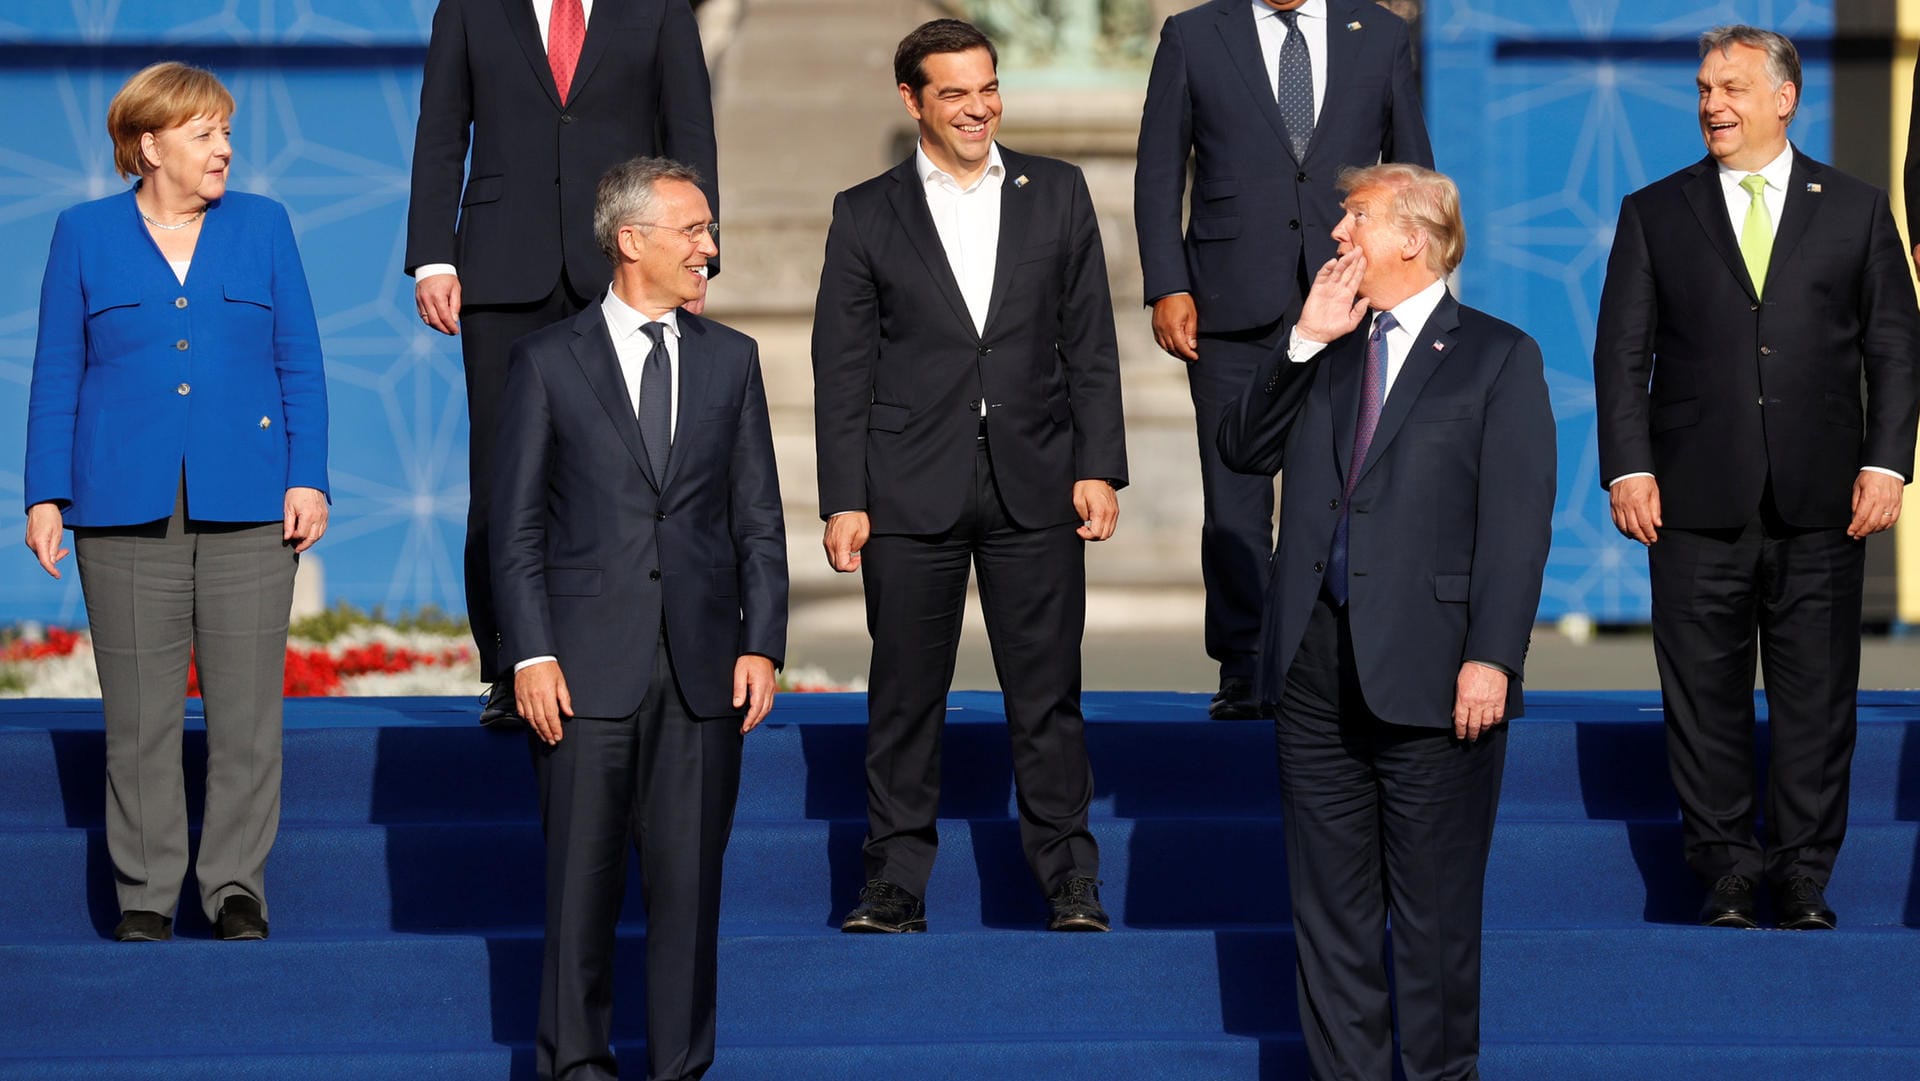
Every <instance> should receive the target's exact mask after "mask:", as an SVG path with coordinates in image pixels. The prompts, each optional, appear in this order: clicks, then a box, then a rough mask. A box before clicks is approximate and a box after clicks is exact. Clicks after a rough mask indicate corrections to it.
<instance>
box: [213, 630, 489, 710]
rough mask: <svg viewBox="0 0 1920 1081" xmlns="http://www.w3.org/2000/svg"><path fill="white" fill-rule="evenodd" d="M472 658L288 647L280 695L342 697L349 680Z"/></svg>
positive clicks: (448, 652) (383, 649)
mask: <svg viewBox="0 0 1920 1081" xmlns="http://www.w3.org/2000/svg"><path fill="white" fill-rule="evenodd" d="M472 655H473V651H472V650H471V649H470V648H469V647H467V646H458V647H455V648H452V649H443V650H422V649H408V648H407V647H405V646H397V647H396V646H389V645H387V644H386V643H385V642H372V643H369V644H367V645H364V646H350V647H348V648H346V649H343V650H341V651H340V655H339V656H334V655H333V654H331V653H328V652H327V651H326V650H324V649H300V648H299V647H297V646H288V647H287V672H286V677H285V679H284V680H283V681H282V686H283V687H284V690H283V691H282V692H281V693H283V694H285V695H286V696H287V697H289V698H313V697H324V696H327V695H337V694H340V693H341V691H342V689H343V687H344V683H343V681H344V680H346V679H347V678H348V677H351V676H364V675H371V674H373V673H397V672H411V671H413V670H414V669H415V668H434V667H439V666H441V665H457V664H465V663H466V662H467V661H468V660H469V659H470V658H471V657H472ZM199 694H200V668H199V665H198V664H197V663H195V662H194V661H193V660H192V659H189V660H188V662H187V697H189V698H196V697H198V696H199Z"/></svg>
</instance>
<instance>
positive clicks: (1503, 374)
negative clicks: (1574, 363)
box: [1219, 296, 1554, 1081]
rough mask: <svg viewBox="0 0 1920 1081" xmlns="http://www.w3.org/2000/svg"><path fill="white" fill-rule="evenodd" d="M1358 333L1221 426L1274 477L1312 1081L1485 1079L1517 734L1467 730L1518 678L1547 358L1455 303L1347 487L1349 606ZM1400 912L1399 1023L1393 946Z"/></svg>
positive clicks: (1273, 376)
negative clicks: (1482, 704) (1492, 883)
mask: <svg viewBox="0 0 1920 1081" xmlns="http://www.w3.org/2000/svg"><path fill="white" fill-rule="evenodd" d="M1366 337H1367V324H1366V323H1364V322H1363V323H1362V324H1361V327H1360V328H1359V329H1357V330H1356V331H1354V332H1353V333H1352V334H1349V335H1347V336H1346V337H1345V338H1342V339H1341V340H1339V341H1337V342H1334V343H1333V344H1331V345H1330V346H1328V347H1327V348H1326V349H1325V350H1324V351H1322V352H1321V353H1320V354H1319V355H1317V356H1315V357H1314V358H1313V359H1311V360H1309V361H1306V362H1304V363H1294V362H1293V361H1291V360H1289V359H1288V357H1287V355H1286V351H1285V350H1284V349H1281V350H1277V351H1276V352H1275V353H1274V355H1273V356H1271V357H1269V358H1268V359H1267V361H1266V362H1265V363H1264V364H1263V365H1262V366H1261V368H1260V370H1259V372H1258V374H1257V377H1256V378H1255V379H1254V380H1253V381H1251V382H1250V384H1249V385H1248V387H1247V388H1246V389H1245V391H1244V392H1243V394H1242V395H1241V397H1240V400H1239V401H1238V403H1236V405H1235V406H1234V408H1233V409H1232V410H1230V411H1229V412H1228V413H1227V416H1226V418H1225V420H1224V421H1223V423H1222V425H1221V428H1220V432H1219V445H1220V452H1221V456H1222V457H1223V458H1224V459H1225V460H1226V462H1227V463H1228V464H1229V465H1230V466H1232V467H1233V468H1235V469H1240V470H1243V471H1246V472H1248V473H1252V474H1255V475H1258V476H1263V477H1272V476H1273V475H1274V473H1275V472H1280V473H1282V474H1283V477H1284V483H1283V484H1282V486H1281V493H1282V494H1281V513H1280V544H1279V548H1278V550H1277V551H1276V552H1275V553H1274V556H1273V560H1272V568H1271V573H1270V575H1269V578H1268V584H1267V606H1266V615H1265V620H1264V623H1263V627H1262V631H1261V663H1260V681H1259V695H1260V698H1261V699H1262V701H1264V702H1266V703H1268V704H1270V705H1273V706H1275V707H1276V709H1277V712H1276V722H1275V731H1276V733H1277V736H1278V740H1279V746H1280V763H1281V773H1282V776H1283V779H1284V782H1285V789H1284V806H1285V813H1286V829H1287V862H1288V877H1289V881H1290V888H1291V891H1292V896H1293V907H1294V921H1295V926H1296V930H1297V932H1298V946H1299V951H1300V964H1299V968H1298V978H1299V983H1300V1011H1301V1020H1302V1023H1303V1026H1304V1030H1305V1033H1306V1040H1307V1049H1308V1054H1309V1057H1310V1059H1311V1061H1312V1063H1313V1077H1314V1078H1316V1079H1320V1081H1326V1079H1331V1078H1349V1077H1351V1078H1384V1077H1389V1076H1392V1072H1393V1064H1392V1058H1391V1056H1392V1046H1393V1045H1392V1024H1391V1020H1392V1017H1393V1015H1394V1014H1395V1013H1397V1014H1398V1018H1399V1027H1400V1045H1401V1061H1402V1065H1403V1067H1404V1068H1405V1071H1406V1076H1407V1077H1408V1078H1409V1079H1410V1081H1433V1079H1440V1078H1470V1077H1474V1076H1477V1073H1475V1069H1476V1067H1475V1062H1476V1060H1477V1056H1478V1052H1479V1006H1480V1003H1479V986H1480V923H1481V889H1482V884H1483V882H1484V879H1485V873H1486V860H1487V851H1488V847H1489V845H1490V843H1491V840H1492V832H1493V817H1494V809H1495V806H1496V804H1497V803H1498V801H1499V793H1500V777H1501V771H1502V765H1503V762H1504V757H1505V743H1506V726H1505V725H1500V726H1497V727H1495V728H1493V729H1492V730H1491V731H1490V732H1489V733H1488V734H1486V735H1483V736H1481V737H1480V739H1479V741H1478V742H1477V743H1472V744H1469V743H1467V742H1465V741H1462V740H1458V739H1456V738H1454V736H1453V733H1452V726H1453V721H1452V710H1453V705H1454V698H1455V690H1456V684H1455V681H1456V679H1457V678H1458V676H1459V674H1460V670H1461V665H1462V664H1463V663H1464V662H1466V661H1470V660H1471V661H1480V662H1487V663H1491V664H1493V665H1496V666H1499V667H1501V668H1504V669H1506V670H1507V671H1508V672H1509V673H1511V679H1510V681H1509V683H1508V695H1507V703H1506V716H1507V717H1508V718H1513V717H1517V716H1519V715H1520V712H1521V697H1520V682H1521V674H1522V672H1523V669H1524V664H1525V660H1526V654H1527V643H1528V638H1529V635H1530V634H1531V633H1532V629H1533V620H1534V614H1535V609H1536V607H1537V606H1538V603H1539V599H1540V581H1541V575H1542V573H1543V571H1544V569H1545V566H1546V559H1547V547H1548V542H1549V539H1550V536H1551V519H1552V510H1553V495H1554V426H1553V415H1552V412H1551V409H1550V407H1549V404H1548V399H1547V386H1546V380H1545V377H1544V375H1543V374H1542V365H1541V358H1540V349H1539V347H1538V346H1537V345H1535V344H1534V342H1533V339H1531V338H1529V337H1528V336H1527V335H1526V334H1524V333H1522V332H1521V331H1519V330H1518V329H1516V328H1514V327H1512V326H1509V325H1508V324H1506V323H1503V322H1500V321H1499V320H1497V319H1494V318H1491V317H1490V316H1487V315H1485V314H1484V313H1481V312H1478V311H1475V310H1474V309H1472V308H1467V307H1463V306H1461V305H1460V304H1459V303H1457V302H1456V301H1455V300H1454V299H1453V298H1452V297H1451V296H1447V297H1443V298H1442V299H1441V301H1440V304H1439V306H1438V307H1437V308H1436V309H1435V310H1434V313H1433V315H1432V317H1431V318H1430V319H1429V320H1428V321H1427V325H1426V326H1425V327H1424V328H1421V330H1420V332H1419V333H1418V334H1416V335H1415V336H1414V341H1413V347H1412V351H1411V352H1410V354H1409V355H1408V357H1407V359H1406V362H1405V366H1404V367H1403V368H1402V369H1401V371H1400V373H1399V376H1398V377H1397V379H1396V380H1395V381H1394V383H1393V384H1392V387H1391V389H1390V390H1389V392H1388V394H1387V397H1386V401H1385V405H1384V407H1383V409H1382V411H1381V413H1380V418H1379V423H1378V426H1377V427H1376V428H1375V431H1374V434H1373V441H1372V446H1371V449H1370V450H1369V451H1368V453H1367V457H1366V460H1365V462H1364V463H1363V465H1362V469H1361V473H1360V475H1359V477H1358V479H1357V481H1356V483H1355V485H1354V488H1353V494H1352V497H1351V504H1350V505H1349V506H1348V507H1347V508H1346V509H1348V510H1349V511H1350V518H1349V523H1350V524H1349V548H1348V551H1349V561H1348V566H1349V577H1348V589H1349V595H1348V599H1347V603H1345V604H1338V603H1335V602H1334V601H1333V599H1332V597H1331V596H1330V595H1329V593H1328V591H1327V585H1326V577H1327V567H1328V557H1329V552H1330V550H1331V546H1332V542H1333V537H1334V532H1335V528H1336V526H1337V524H1338V522H1339V517H1340V514H1341V511H1342V509H1343V502H1344V500H1343V493H1344V491H1345V484H1346V477H1347V472H1348V462H1349V459H1350V456H1351V453H1352V447H1353V443H1354V430H1355V426H1356V424H1357V415H1358V411H1359V401H1360V382H1361V374H1362V370H1363V367H1364V356H1365V351H1366ZM1389 911H1391V913H1392V918H1393V972H1394V983H1395V985H1396V986H1395V991H1394V996H1393V997H1394V1008H1392V1009H1390V1007H1389V999H1388V980H1387V969H1386V965H1385V963H1384V962H1383V960H1382V955H1381V942H1382V937H1383V935H1384V933H1385V925H1386V919H1387V914H1388V912H1389Z"/></svg>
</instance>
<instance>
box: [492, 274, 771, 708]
mask: <svg viewBox="0 0 1920 1081" xmlns="http://www.w3.org/2000/svg"><path fill="white" fill-rule="evenodd" d="M679 323H680V395H679V401H678V403H677V404H676V409H677V410H678V414H679V420H678V423H677V424H676V425H675V431H674V437H673V451H672V453H671V454H669V455H668V456H667V468H666V471H665V475H664V476H662V475H661V474H660V472H659V471H658V470H656V469H655V467H654V463H653V462H652V461H651V460H650V459H649V458H648V457H647V452H646V449H645V446H644V444H642V443H641V441H640V422H639V421H638V419H636V418H635V416H634V408H633V400H632V399H631V398H629V397H628V396H627V384H626V380H625V379H624V378H623V377H622V376H621V374H620V361H619V358H618V357H617V356H616V355H615V353H614V351H613V341H612V339H611V338H609V337H608V336H607V323H606V319H605V317H604V316H603V315H602V314H601V311H600V305H599V304H598V303H594V304H590V305H588V306H587V309H586V310H585V311H583V312H581V313H580V314H578V315H576V316H574V317H573V318H571V319H564V320H561V321H560V322H558V323H555V324H553V325H552V326H549V327H546V328H544V329H542V330H538V331H535V332H534V333H532V334H529V335H527V336H526V337H524V338H521V339H520V340H519V341H516V342H514V343H513V351H512V354H511V357H512V359H511V361H510V362H509V367H508V370H507V392H506V396H505V398H504V399H503V401H504V402H505V409H504V411H503V412H502V414H501V417H500V429H499V432H498V434H497V436H496V438H495V440H494V452H493V461H494V473H493V478H494V479H493V492H494V495H493V505H492V508H491V520H490V526H489V527H490V529H491V530H492V536H493V538H494V540H493V565H492V573H493V596H494V599H495V602H496V605H497V607H498V609H499V614H500V633H501V639H502V641H501V646H500V665H501V668H502V669H503V670H504V669H510V668H511V667H512V666H513V665H514V664H515V663H517V662H519V661H523V660H526V659H527V658H529V657H538V656H543V655H545V656H552V657H555V658H557V659H558V660H559V662H560V670H561V671H562V672H563V673H565V675H566V678H567V688H568V690H569V691H570V692H571V694H572V696H573V708H574V711H575V712H576V713H577V714H578V715H580V716H582V717H625V716H626V715H628V714H629V713H632V712H633V711H634V710H635V709H636V708H638V707H639V705H640V702H641V699H643V698H645V697H646V693H647V685H648V684H649V682H651V680H652V676H653V656H654V652H655V650H656V648H657V647H658V644H659V641H660V637H659V636H660V628H661V626H662V624H663V622H664V625H665V627H666V631H667V640H668V642H669V644H670V646H671V655H672V663H673V674H674V678H675V679H676V680H677V681H678V683H679V685H680V690H681V692H682V693H683V694H684V695H685V696H686V702H687V707H688V709H689V710H690V711H691V712H692V713H693V715H694V716H696V717H723V716H731V717H738V716H739V715H740V713H741V711H740V710H738V709H735V708H734V706H733V666H734V661H735V660H736V659H737V658H738V657H739V656H740V655H741V654H743V653H758V654H761V655H763V656H766V657H769V658H771V659H772V660H773V663H774V665H775V666H776V667H778V666H779V665H780V663H781V661H782V658H783V657H784V656H785V654H786V649H787V535H786V524H785V518H784V517H783V512H782V511H781V506H780V477H779V473H778V471H777V470H776V468H775V466H774V457H773V434H772V430H771V427H770V425H769V423H768V420H767V394H766V389H765V386H764V384H763V383H762V382H761V379H760V354H759V349H758V347H757V346H755V344H754V341H753V339H752V338H749V337H747V336H746V335H744V334H741V333H740V332H738V331H736V330H732V329H729V328H727V327H725V326H722V325H721V324H719V323H715V322H712V321H710V320H706V319H701V318H699V317H697V316H693V315H688V314H686V313H685V312H682V313H680V315H679Z"/></svg>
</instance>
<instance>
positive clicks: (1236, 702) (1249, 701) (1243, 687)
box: [1207, 679, 1260, 721]
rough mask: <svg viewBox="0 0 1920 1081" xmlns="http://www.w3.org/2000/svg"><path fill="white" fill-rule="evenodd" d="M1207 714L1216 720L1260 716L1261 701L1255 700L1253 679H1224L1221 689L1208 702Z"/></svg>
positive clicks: (1247, 719)
mask: <svg viewBox="0 0 1920 1081" xmlns="http://www.w3.org/2000/svg"><path fill="white" fill-rule="evenodd" d="M1207 716H1209V717H1212V718H1213V719H1214V720H1216V721H1253V720H1258V719H1259V718H1260V703H1258V702H1256V701H1254V700H1253V681H1252V680H1250V679H1222V680H1221V681H1220V690H1219V691H1218V692H1216V693H1215V694H1214V696H1213V701H1212V702H1209V703H1208V704H1207Z"/></svg>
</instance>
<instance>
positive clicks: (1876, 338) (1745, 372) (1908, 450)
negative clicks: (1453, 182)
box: [1593, 26, 1920, 930]
mask: <svg viewBox="0 0 1920 1081" xmlns="http://www.w3.org/2000/svg"><path fill="white" fill-rule="evenodd" d="M1700 56H1701V63H1700V73H1699V77H1698V80H1697V83H1698V89H1699V93H1700V130H1701V134H1702V135H1703V136H1704V137H1705V139H1706V144H1707V153H1708V156H1707V157H1706V158H1705V159H1704V160H1702V161H1700V162H1698V163H1696V164H1694V165H1691V166H1689V167H1687V168H1685V169H1682V170H1681V171H1680V172H1677V173H1675V174H1673V175H1672V176H1669V177H1666V178H1665V179H1663V180H1660V181H1657V182H1655V183H1653V184H1650V185H1648V186H1647V187H1645V188H1642V189H1641V190H1639V191H1637V192H1634V193H1633V194H1632V195H1629V196H1627V197H1626V199H1625V200H1624V201H1622V203H1621V205H1620V220H1619V224H1618V226H1617V228H1616V229H1615V233H1614V241H1613V254H1612V256H1611V258H1610V259H1609V261H1608V264H1607V281H1606V288H1605V290H1604V292H1603V293H1602V295H1601V299H1600V318H1599V325H1598V328H1597V335H1596V341H1595V344H1594V354H1593V373H1594V392H1595V409H1596V414H1597V424H1598V437H1599V446H1600V481H1601V483H1602V484H1604V485H1605V486H1606V487H1607V490H1608V493H1609V498H1610V500H1611V502H1612V509H1613V522H1614V525H1615V526H1616V527H1618V528H1619V530H1620V532H1621V533H1623V534H1625V535H1626V536H1629V537H1631V538H1633V539H1634V540H1637V541H1639V542H1641V543H1642V544H1644V545H1646V546H1647V563H1648V568H1649V571H1650V576H1651V579H1652V587H1653V632H1654V655H1655V659H1656V660H1657V661H1658V663H1659V668H1660V687H1661V694H1662V697H1663V699H1664V705H1665V709H1666V723H1667V759H1668V766H1669V768H1670V770H1671V771H1672V774H1673V781H1674V787H1675V789H1676V790H1677V792H1678V794H1679V797H1680V811H1681V819H1682V823H1683V827H1684V843H1685V850H1686V859H1687V863H1688V865H1689V866H1691V867H1692V869H1693V871H1694V872H1695V874H1697V875H1698V876H1699V877H1700V880H1701V882H1702V884H1703V885H1705V887H1706V900H1705V902H1704V903H1703V904H1702V906H1701V910H1700V922H1701V923H1703V924H1707V925H1709V926H1719V927H1755V926H1758V925H1759V921H1760V918H1761V913H1760V911H1759V908H1758V905H1757V903H1756V893H1757V892H1759V890H1760V887H1761V885H1762V884H1763V883H1765V884H1766V885H1768V886H1769V887H1770V892H1771V898H1772V914H1773V919H1774V922H1775V923H1776V924H1777V925H1778V926H1780V927H1787V928H1794V929H1801V930H1814V929H1826V928H1831V927H1833V926H1835V923H1836V921H1837V917H1836V916H1835V914H1834V912H1833V909H1832V908H1831V907H1829V906H1828V904H1827V902H1826V898H1825V893H1824V891H1825V888H1826V885H1827V881H1828V878H1829V876H1830V875H1831V874H1832V871H1833V865H1834V859H1835V857H1836V856H1837V855H1838V853H1839V850H1840V844H1841V841H1842V840H1843V838H1844V837H1845V834H1846V822H1847V788H1848V784H1847V779H1848V778H1847V774H1848V769H1849V766H1850V764H1851V761H1852V758H1853V745H1854V729H1855V709H1854V699H1855V696H1856V692H1857V690H1858V686H1859V672H1860V606H1861V590H1862V582H1863V579H1864V572H1865V566H1866V564H1865V554H1864V545H1863V544H1862V543H1861V542H1863V541H1864V540H1865V538H1867V537H1868V536H1870V535H1871V534H1874V533H1877V532H1880V531H1881V530H1884V529H1886V528H1888V527H1889V526H1891V525H1893V523H1894V522H1895V520H1896V519H1898V517H1899V514H1900V499H1901V487H1902V486H1903V485H1904V484H1905V483H1906V482H1907V481H1908V480H1909V479H1911V477H1912V475H1913V457H1914V429H1915V416H1916V411H1917V410H1920V384H1917V382H1916V374H1915V350H1916V347H1917V346H1920V312H1917V311H1916V308H1915V304H1914V293H1913V286H1912V283H1911V281H1910V279H1909V278H1908V274H1907V258H1906V256H1907V253H1906V251H1905V249H1904V248H1903V247H1902V245H1901V242H1900V238H1899V235H1898V233H1896V232H1895V230H1894V225H1893V216H1892V213H1891V212H1890V210H1889V208H1888V202H1887V193H1886V192H1885V191H1883V190H1881V189H1879V188H1875V187H1873V186H1871V185H1868V184H1865V183H1862V182H1861V181H1859V180H1856V179H1854V178H1853V177H1850V176H1847V175H1846V174H1844V173H1841V172H1839V171H1838V170H1836V169H1834V168H1833V167H1832V166H1829V165H1823V164H1821V163H1820V162H1817V161H1814V160H1813V159H1812V158H1809V157H1807V156H1806V155H1804V154H1802V153H1800V152H1799V151H1798V150H1797V149H1795V148H1794V147H1793V145H1792V144H1791V143H1790V142H1788V140H1787V125H1788V124H1789V123H1791V122H1792V120H1793V116H1794V113H1795V111H1796V110H1797V109H1798V108H1799V105H1800V90H1801V76H1800V58H1799V55H1798V53H1797V52H1796V51H1795V49H1794V47H1793V43H1792V42H1791V41H1788V40H1787V39H1786V38H1785V37H1782V36H1781V35H1779V34H1776V33H1773V32H1771V31H1767V30H1759V29H1756V28H1754V27H1750V26H1727V27H1719V28H1716V29H1713V30H1710V31H1708V32H1707V33H1705V34H1703V35H1701V38H1700ZM1863 386H1864V393H1863V390H1862V388H1863ZM1756 656H1757V657H1758V658H1759V659H1760V660H1761V663H1762V664H1763V665H1764V670H1765V674H1766V693H1767V712H1768V718H1769V724H1770V727H1771V732H1772V754H1771V766H1770V769H1769V776H1768V779H1767V794H1766V803H1765V811H1764V814H1763V816H1762V817H1763V818H1764V819H1765V822H1766V828H1765V836H1764V837H1760V838H1756V836H1755V832H1754V810H1755V803H1756V798H1755V792H1754V788H1755V785H1754V707H1753V684H1754V662H1755V659H1756Z"/></svg>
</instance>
